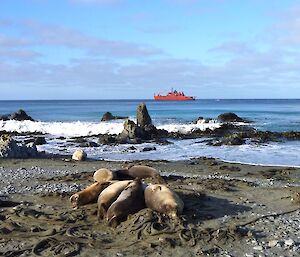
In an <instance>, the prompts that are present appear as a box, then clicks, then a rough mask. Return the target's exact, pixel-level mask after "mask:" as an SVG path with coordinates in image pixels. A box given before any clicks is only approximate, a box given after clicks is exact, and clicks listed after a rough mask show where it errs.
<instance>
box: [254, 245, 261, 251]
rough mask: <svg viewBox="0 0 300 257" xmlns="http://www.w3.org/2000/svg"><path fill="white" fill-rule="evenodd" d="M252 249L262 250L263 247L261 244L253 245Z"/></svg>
mask: <svg viewBox="0 0 300 257" xmlns="http://www.w3.org/2000/svg"><path fill="white" fill-rule="evenodd" d="M253 250H256V251H262V250H263V247H262V246H261V245H258V246H254V247H253Z"/></svg>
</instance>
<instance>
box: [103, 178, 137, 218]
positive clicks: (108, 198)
mask: <svg viewBox="0 0 300 257" xmlns="http://www.w3.org/2000/svg"><path fill="white" fill-rule="evenodd" d="M131 182H132V180H123V181H118V182H116V183H114V184H112V185H110V186H108V187H107V188H105V189H104V190H103V191H102V192H101V194H100V195H99V197H98V220H99V221H100V220H101V219H103V218H104V216H105V215H106V212H107V210H108V208H109V207H110V205H111V204H112V203H113V202H114V201H115V200H116V199H117V198H118V196H119V195H120V194H121V192H122V191H123V190H124V189H125V188H126V187H127V186H128V185H129V184H130V183H131Z"/></svg>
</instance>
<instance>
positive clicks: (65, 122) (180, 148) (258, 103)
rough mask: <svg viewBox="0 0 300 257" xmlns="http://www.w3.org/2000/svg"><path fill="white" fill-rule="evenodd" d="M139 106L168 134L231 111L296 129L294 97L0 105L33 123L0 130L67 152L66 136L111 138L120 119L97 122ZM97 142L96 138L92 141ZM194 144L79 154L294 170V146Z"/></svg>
mask: <svg viewBox="0 0 300 257" xmlns="http://www.w3.org/2000/svg"><path fill="white" fill-rule="evenodd" d="M141 102H145V103H146V105H147V108H148V111H149V113H150V115H151V118H152V120H153V123H154V125H156V126H157V127H158V128H164V129H167V130H168V131H181V132H185V131H191V130H193V129H197V128H198V129H199V128H200V129H206V128H212V129H214V128H216V127H218V126H219V125H220V124H219V123H218V122H217V121H216V120H212V121H211V122H210V123H200V124H197V125H195V124H191V122H192V121H193V120H195V119H197V118H198V117H204V118H212V119H215V118H216V117H217V116H218V115H219V114H221V113H224V112H234V113H236V114H237V115H239V116H240V117H243V118H246V119H248V120H250V121H251V125H252V126H254V127H255V128H257V129H259V130H269V131H292V130H294V131H300V100H299V99H276V100H271V99H259V100H255V99H251V100H244V99H235V100H227V99H226V100H225V99H212V100H201V99H198V100H196V101H183V102H173V101H161V102H159V101H153V100H68V101H67V100H66V101H63V100H57V101H53V100H49V101H44V100H43V101H0V115H2V114H7V113H11V112H14V111H17V110H18V109H24V110H25V111H26V112H27V113H28V114H29V115H30V116H32V117H33V118H34V119H35V120H36V122H31V121H23V122H18V121H6V122H5V121H0V130H6V131H18V132H42V133H46V134H47V135H46V137H47V139H48V140H47V141H48V144H46V145H43V146H39V150H41V151H44V150H45V151H48V152H52V153H67V154H70V153H72V151H73V150H74V149H75V148H76V145H75V146H74V145H70V144H68V143H67V141H68V140H67V139H66V140H65V141H64V140H63V139H57V137H59V136H64V137H66V138H69V137H74V136H88V135H94V134H99V133H110V134H116V133H119V132H121V131H122V127H123V125H122V124H123V121H122V120H117V121H111V122H100V120H101V117H102V115H103V114H104V113H105V112H107V111H109V112H111V113H112V114H113V115H117V116H128V117H129V118H130V119H133V120H134V119H135V112H136V108H137V105H138V104H139V103H141ZM94 140H95V141H97V139H96V138H95V139H94ZM201 141H203V139H198V140H173V141H172V142H173V144H170V145H164V146H161V145H153V144H150V143H145V144H142V145H136V146H135V147H136V148H137V149H136V151H132V152H131V151H127V150H126V149H128V147H129V146H128V145H119V146H100V147H89V148H86V149H85V150H86V151H87V153H88V156H89V157H91V158H94V159H106V160H136V159H153V160H158V159H164V160H186V159H190V158H193V157H199V156H208V157H215V158H220V159H222V160H225V161H233V162H241V163H252V164H264V165H288V166H300V158H299V156H300V150H299V149H300V148H299V146H300V142H299V141H283V142H272V143H268V144H263V145H262V144H259V145H253V144H246V145H242V146H221V147H213V146H207V145H206V144H205V143H203V142H201ZM145 146H155V147H156V151H150V152H142V148H144V147H145Z"/></svg>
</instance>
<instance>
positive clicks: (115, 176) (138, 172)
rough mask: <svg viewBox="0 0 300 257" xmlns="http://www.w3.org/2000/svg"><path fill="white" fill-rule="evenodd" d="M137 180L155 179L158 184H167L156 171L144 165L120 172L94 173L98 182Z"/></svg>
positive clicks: (133, 166) (104, 170)
mask: <svg viewBox="0 0 300 257" xmlns="http://www.w3.org/2000/svg"><path fill="white" fill-rule="evenodd" d="M135 178H139V179H144V178H153V179H155V180H156V181H157V182H158V183H162V184H165V181H164V179H163V178H162V177H161V176H160V174H159V172H158V171H157V170H156V169H154V168H152V167H149V166H144V165H131V166H129V167H127V168H124V169H119V170H109V169H99V170H97V171H96V172H95V173H94V180H95V181H96V182H103V181H111V180H124V179H125V180H128V179H135Z"/></svg>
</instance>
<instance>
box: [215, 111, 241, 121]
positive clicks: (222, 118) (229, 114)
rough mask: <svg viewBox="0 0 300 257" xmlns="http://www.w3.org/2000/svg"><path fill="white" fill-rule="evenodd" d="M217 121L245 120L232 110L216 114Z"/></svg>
mask: <svg viewBox="0 0 300 257" xmlns="http://www.w3.org/2000/svg"><path fill="white" fill-rule="evenodd" d="M218 121H220V122H245V120H244V119H242V118H241V117H239V116H237V115H236V114H235V113H233V112H226V113H222V114H220V115H219V116H218Z"/></svg>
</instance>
